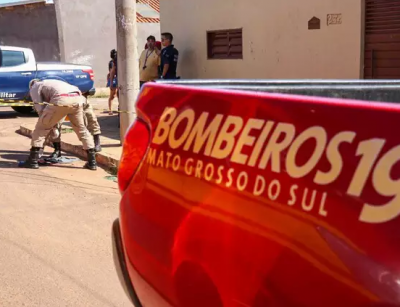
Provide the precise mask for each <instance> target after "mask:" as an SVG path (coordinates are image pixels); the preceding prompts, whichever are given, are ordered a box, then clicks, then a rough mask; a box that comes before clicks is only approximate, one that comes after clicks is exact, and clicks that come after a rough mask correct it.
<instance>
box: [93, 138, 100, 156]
mask: <svg viewBox="0 0 400 307" xmlns="http://www.w3.org/2000/svg"><path fill="white" fill-rule="evenodd" d="M93 140H94V150H95V151H96V152H100V151H101V145H100V134H97V135H93Z"/></svg>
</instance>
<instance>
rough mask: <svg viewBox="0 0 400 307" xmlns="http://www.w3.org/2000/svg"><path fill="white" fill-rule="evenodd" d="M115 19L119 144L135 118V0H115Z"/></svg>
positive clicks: (136, 61) (136, 59) (137, 76)
mask: <svg viewBox="0 0 400 307" xmlns="http://www.w3.org/2000/svg"><path fill="white" fill-rule="evenodd" d="M115 14H116V21H117V52H118V90H119V107H120V110H121V111H127V112H126V113H121V114H120V123H121V125H120V127H121V128H120V136H121V144H123V140H124V138H125V134H126V131H127V130H128V128H129V126H130V125H131V124H132V122H133V120H134V119H135V116H136V115H135V114H134V112H135V105H136V98H137V95H138V93H139V88H140V87H139V62H138V61H139V58H138V49H137V26H136V1H134V0H115Z"/></svg>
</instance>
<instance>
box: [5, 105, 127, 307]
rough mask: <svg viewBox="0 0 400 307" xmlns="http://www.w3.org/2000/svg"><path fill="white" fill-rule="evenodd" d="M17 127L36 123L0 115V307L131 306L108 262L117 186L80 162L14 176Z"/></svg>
mask: <svg viewBox="0 0 400 307" xmlns="http://www.w3.org/2000/svg"><path fill="white" fill-rule="evenodd" d="M22 121H33V122H35V121H36V118H35V117H33V116H22V117H20V116H19V115H18V114H17V113H15V112H14V111H12V110H11V109H9V108H4V107H0V184H1V186H0V306H2V307H8V306H12V307H17V306H40V307H45V306H51V307H55V306H57V307H61V306H79V307H83V306H96V307H100V306H131V305H130V303H129V301H128V299H127V298H126V297H125V294H124V292H123V290H122V288H121V286H120V284H119V281H118V278H117V275H116V273H115V270H114V264H113V259H112V250H111V233H110V230H111V224H112V221H113V220H114V219H115V218H116V217H117V216H118V202H119V193H118V188H117V184H116V183H115V182H113V181H109V180H107V179H106V176H108V174H107V173H106V172H105V171H103V170H101V169H100V170H98V171H97V172H91V171H88V170H84V169H82V166H83V164H84V162H83V161H79V162H75V163H73V164H71V165H63V166H50V167H42V168H41V169H40V170H27V169H19V168H18V167H17V161H18V160H24V159H25V158H26V156H27V152H28V150H29V148H30V140H29V139H28V138H26V137H23V136H21V135H18V134H17V133H16V130H18V128H19V125H20V123H21V122H22ZM47 151H51V148H47Z"/></svg>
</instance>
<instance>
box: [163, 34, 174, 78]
mask: <svg viewBox="0 0 400 307" xmlns="http://www.w3.org/2000/svg"><path fill="white" fill-rule="evenodd" d="M173 39H174V37H173V36H172V34H171V33H168V32H165V33H162V34H161V43H162V44H163V46H164V49H163V50H162V51H161V65H160V79H177V77H176V68H177V66H178V58H179V51H178V50H177V49H176V48H175V47H174V45H172V41H173Z"/></svg>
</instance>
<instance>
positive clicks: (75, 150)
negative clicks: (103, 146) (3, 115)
mask: <svg viewBox="0 0 400 307" xmlns="http://www.w3.org/2000/svg"><path fill="white" fill-rule="evenodd" d="M19 132H20V133H21V134H22V135H24V136H27V137H29V138H31V137H32V132H33V131H32V130H31V129H29V128H27V127H24V126H22V125H21V126H20V128H19ZM46 145H47V146H51V147H53V146H52V144H51V143H49V142H47V143H46ZM61 150H62V151H65V152H67V153H71V154H74V155H76V156H78V157H79V158H81V159H83V160H86V159H87V154H86V151H85V150H83V148H82V146H81V145H72V144H69V143H65V142H63V141H61ZM96 160H97V163H98V165H100V166H102V167H104V168H106V169H107V170H108V171H113V172H114V171H115V170H116V168H118V165H119V160H117V159H115V158H113V157H110V156H109V155H107V154H106V153H103V152H99V153H97V154H96Z"/></svg>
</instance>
